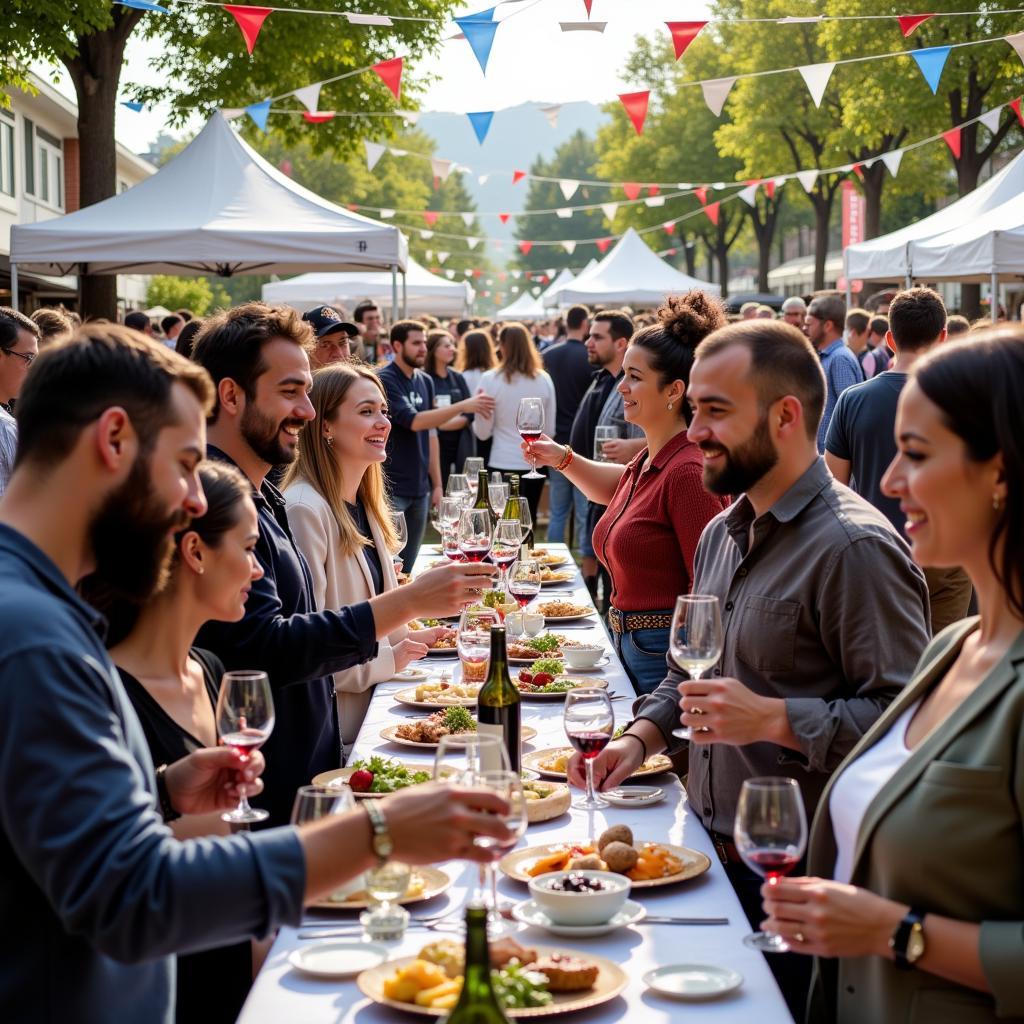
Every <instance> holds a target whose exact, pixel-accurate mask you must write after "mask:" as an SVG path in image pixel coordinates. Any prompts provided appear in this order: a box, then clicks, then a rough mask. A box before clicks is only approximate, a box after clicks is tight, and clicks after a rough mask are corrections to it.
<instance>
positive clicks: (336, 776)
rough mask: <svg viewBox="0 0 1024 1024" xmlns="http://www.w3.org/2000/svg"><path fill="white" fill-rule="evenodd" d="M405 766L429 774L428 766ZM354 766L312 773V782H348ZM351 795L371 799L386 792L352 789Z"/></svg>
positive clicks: (326, 783)
mask: <svg viewBox="0 0 1024 1024" xmlns="http://www.w3.org/2000/svg"><path fill="white" fill-rule="evenodd" d="M394 763H396V764H402V762H401V761H395V762H394ZM405 767H406V768H408V769H409V771H411V772H422V771H425V772H426V773H427V775H428V776H429V775H430V766H429V765H428V766H426V767H425V766H424V765H421V764H407V765H405ZM355 770H356V769H355V768H352V767H349V768H332V769H331V770H330V771H329V772H321V773H320V774H319V775H314V776H313V779H312V784H313V785H314V786H330V785H331V783H332V782H333V783H338V784H341V783H346V784H347V783H348V780H349V777H350V776H351V775H352V773H353V772H354V771H355ZM411 785H414V786H415V785H417V783H415V782H414V783H411ZM352 795H353V796H354V797H355V798H356V799H357V800H371V799H374V798H375V797H379V796H387V793H356V792H355V791H353V793H352Z"/></svg>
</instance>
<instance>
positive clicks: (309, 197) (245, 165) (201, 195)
mask: <svg viewBox="0 0 1024 1024" xmlns="http://www.w3.org/2000/svg"><path fill="white" fill-rule="evenodd" d="M407 264H408V244H407V242H406V239H405V236H404V235H403V234H402V233H401V231H399V230H398V228H395V227H392V226H390V225H387V224H380V223H378V222H377V221H373V220H370V219H369V218H368V217H361V216H360V215H359V214H356V213H352V212H350V211H349V210H344V209H342V208H341V207H339V206H335V205H334V204H333V203H329V202H328V201H327V200H326V199H323V198H321V197H320V196H318V195H316V193H314V192H310V191H309V190H308V189H305V188H303V187H302V186H301V185H297V184H296V183H295V182H294V181H292V180H291V178H289V177H287V175H284V174H282V173H281V172H280V171H278V170H277V169H276V168H274V167H273V166H271V164H269V163H268V162H267V161H266V160H264V159H263V157H261V156H260V155H259V154H258V153H257V152H256V151H255V150H253V149H252V148H251V147H250V146H248V145H247V144H246V143H245V142H243V141H242V139H241V138H240V137H239V136H238V135H237V134H236V133H235V132H234V131H233V130H232V129H231V126H230V125H229V124H228V122H227V120H226V119H225V117H224V115H223V114H222V113H219V112H218V113H216V114H214V115H213V116H212V117H211V118H210V120H209V121H207V123H206V126H205V127H204V128H203V130H202V131H201V132H200V133H199V134H198V135H197V136H196V137H195V138H194V139H193V140H192V141H191V142H190V143H189V145H188V146H187V147H186V148H185V149H183V150H182V151H181V152H180V153H179V154H178V155H177V156H176V157H174V159H173V160H171V161H169V162H168V163H167V165H166V166H165V167H162V168H161V169H160V170H159V171H158V172H157V173H156V174H154V175H153V176H152V177H151V178H147V179H146V180H145V181H143V182H140V183H139V184H138V185H135V186H134V187H132V188H130V189H128V190H127V191H126V192H122V193H120V194H119V195H116V196H113V197H112V198H110V199H106V200H104V201H103V202H101V203H96V204H95V205H93V206H87V207H85V208H84V209H81V210H78V211H76V212H75V213H69V214H66V215H65V216H63V217H54V218H53V219H51V220H45V221H40V222H38V223H35V224H18V225H15V226H14V227H13V228H12V229H11V270H12V278H14V282H13V283H14V284H15V288H14V289H12V290H14V291H15V297H16V280H17V278H16V274H17V269H18V268H19V267H21V268H23V269H25V270H27V271H29V272H33V273H41V274H56V275H64V274H72V273H80V272H83V271H86V272H88V273H92V274H119V273H148V274H183V275H188V276H192V275H197V274H211V275H220V276H231V275H234V274H257V273H258V274H270V273H277V274H280V273H285V274H289V273H302V272H304V271H307V270H316V269H326V268H330V269H332V270H365V269H367V268H369V269H378V270H391V272H392V274H391V276H392V278H393V279H394V285H393V288H392V300H393V302H395V303H396V304H397V279H396V278H395V274H396V272H398V271H404V270H405V268H406V266H407ZM15 301H16V298H15Z"/></svg>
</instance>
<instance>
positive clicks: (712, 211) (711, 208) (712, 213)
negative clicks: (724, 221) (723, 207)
mask: <svg viewBox="0 0 1024 1024" xmlns="http://www.w3.org/2000/svg"><path fill="white" fill-rule="evenodd" d="M718 206H719V204H718V203H708V205H707V206H705V207H704V212H705V213H706V214H707V215H708V220H709V221H711V223H712V224H715V225H717V224H718Z"/></svg>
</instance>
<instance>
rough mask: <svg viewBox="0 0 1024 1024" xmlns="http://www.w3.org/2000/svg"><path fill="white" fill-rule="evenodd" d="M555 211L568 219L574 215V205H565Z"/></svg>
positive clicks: (563, 218) (564, 218)
mask: <svg viewBox="0 0 1024 1024" xmlns="http://www.w3.org/2000/svg"><path fill="white" fill-rule="evenodd" d="M555 213H556V214H557V215H558V216H559V217H561V218H562V220H568V219H569V218H570V217H571V216H572V207H571V206H563V207H561V209H558V210H555Z"/></svg>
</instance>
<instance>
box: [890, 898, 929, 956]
mask: <svg viewBox="0 0 1024 1024" xmlns="http://www.w3.org/2000/svg"><path fill="white" fill-rule="evenodd" d="M924 915H925V911H923V910H920V909H918V908H917V907H911V908H910V910H909V911H908V912H907V915H906V916H905V917H904V918H903V920H902V921H900V923H899V924H898V925H897V926H896V930H895V931H894V932H893V933H892V938H891V939H889V948H890V949H891V950H892V954H893V959H894V961H895V964H896V967H898V968H899V969H900V970H901V971H909V970H910V969H911V968H912V967H913V966H914V962H913V961H912V960H910V959H909V957H908V956H907V949H908V947H909V945H910V937H911V935H912V934H913V933H914V928H915V926H916V927H918V928H920V927H921V926H922V925H923V923H924ZM915 959H916V957H915Z"/></svg>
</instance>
